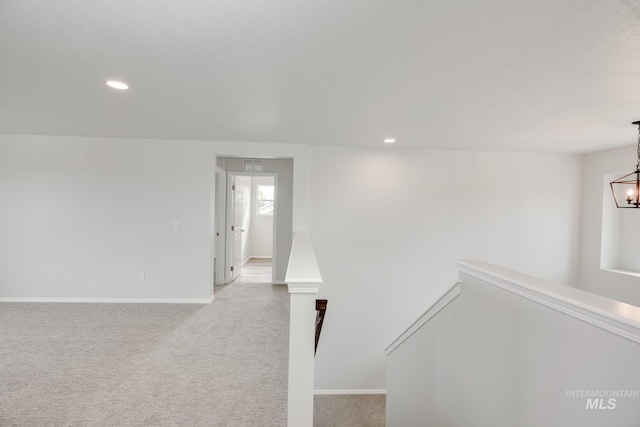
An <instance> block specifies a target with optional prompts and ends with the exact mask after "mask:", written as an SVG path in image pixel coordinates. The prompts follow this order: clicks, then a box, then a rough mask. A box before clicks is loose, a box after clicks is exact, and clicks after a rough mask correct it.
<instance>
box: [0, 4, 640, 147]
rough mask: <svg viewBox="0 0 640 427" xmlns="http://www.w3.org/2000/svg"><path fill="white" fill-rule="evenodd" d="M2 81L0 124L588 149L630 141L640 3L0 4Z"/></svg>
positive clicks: (16, 128) (52, 130) (68, 130)
mask: <svg viewBox="0 0 640 427" xmlns="http://www.w3.org/2000/svg"><path fill="white" fill-rule="evenodd" d="M0 78H1V80H0V133H20V134H51V135H83V136H110V137H139V138H162V139H199V140H227V141H257V142H285V143H303V144H322V145H348V146H381V145H383V144H382V139H384V138H385V137H388V136H393V137H396V138H397V140H398V143H397V144H396V145H397V146H398V147H424V148H437V149H483V150H526V151H564V152H588V151H593V150H598V149H604V148H609V147H615V146H620V145H626V144H634V143H635V142H636V132H637V130H636V129H635V128H633V127H632V126H631V125H630V122H631V121H634V120H640V89H639V88H640V2H638V1H637V0H536V1H531V0H485V1H472V0H448V1H433V0H421V1H414V0H361V1H350V0H323V1H319V0H271V1H264V0H216V1H204V0H182V1H178V0H163V1H160V0H112V1H86V0H56V1H46V0H2V1H0ZM107 79H122V80H124V81H126V82H128V83H129V85H130V90H129V91H127V92H117V91H115V90H113V89H110V88H108V87H107V86H106V85H105V81H106V80H107Z"/></svg>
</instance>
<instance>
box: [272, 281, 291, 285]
mask: <svg viewBox="0 0 640 427" xmlns="http://www.w3.org/2000/svg"><path fill="white" fill-rule="evenodd" d="M271 284H272V285H285V286H286V285H287V282H283V281H281V280H278V281H275V282H272V283H271Z"/></svg>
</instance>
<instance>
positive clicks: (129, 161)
mask: <svg viewBox="0 0 640 427" xmlns="http://www.w3.org/2000/svg"><path fill="white" fill-rule="evenodd" d="M216 155H220V156H247V157H252V156H255V157H288V158H291V159H294V160H295V163H294V164H293V165H292V164H291V163H292V162H291V161H289V167H288V168H287V169H286V170H283V171H282V174H283V175H285V180H284V182H287V179H286V178H287V177H288V182H289V187H288V194H289V195H290V197H289V199H288V210H289V215H288V218H284V220H288V221H289V230H288V235H289V236H291V232H292V231H291V228H292V226H291V224H292V223H293V224H294V226H296V227H300V228H304V227H305V223H306V189H305V185H306V184H305V183H306V169H305V168H306V158H307V150H306V147H301V146H297V145H293V144H256V143H237V142H234V143H227V142H203V141H195V142H194V141H155V140H141V139H109V138H82V137H49V136H30V135H0V206H1V208H0V298H5V299H6V298H65V299H67V298H68V299H74V298H75V299H77V298H113V299H143V300H144V299H152V300H158V299H175V300H198V301H202V300H208V299H209V298H210V297H211V295H212V292H213V289H212V284H213V263H212V260H213V253H214V249H213V226H212V220H213V212H214V211H213V206H212V199H211V196H212V192H213V186H212V185H213V177H214V164H215V156H216ZM274 161H275V160H274ZM294 177H295V180H296V187H295V188H293V179H294ZM285 210H286V209H285ZM292 210H293V217H292V216H291V211H292ZM175 220H178V221H179V222H180V229H179V230H174V229H173V222H174V221H175ZM281 231H282V233H283V234H284V235H285V237H286V234H287V229H286V227H285V226H282V230H281ZM280 243H281V245H282V248H281V251H283V252H284V253H285V255H284V256H283V257H282V258H283V259H282V260H281V261H282V263H283V264H284V266H285V267H284V269H285V270H286V262H287V258H288V252H289V250H290V245H291V241H290V238H289V241H288V244H289V247H288V248H287V247H286V245H287V239H286V238H283V239H281V240H280ZM138 272H145V273H146V281H145V282H138ZM282 277H284V272H283V273H282Z"/></svg>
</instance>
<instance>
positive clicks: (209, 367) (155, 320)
mask: <svg viewBox="0 0 640 427" xmlns="http://www.w3.org/2000/svg"><path fill="white" fill-rule="evenodd" d="M254 273H255V272H254ZM215 295H216V299H215V300H214V302H213V303H211V304H209V305H189V304H76V303H60V304H58V303H0V425H1V426H30V427H31V426H33V427H37V426H100V427H104V426H234V427H235V426H285V425H286V419H287V408H286V407H287V370H288V365H287V357H288V333H289V298H288V293H287V289H286V286H273V285H270V284H269V283H259V282H257V281H252V282H243V281H242V275H241V276H240V278H239V279H238V280H236V282H234V283H232V284H229V285H225V286H220V287H216V289H215Z"/></svg>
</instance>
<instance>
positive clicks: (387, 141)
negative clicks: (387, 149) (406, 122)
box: [384, 138, 396, 144]
mask: <svg viewBox="0 0 640 427" xmlns="http://www.w3.org/2000/svg"><path fill="white" fill-rule="evenodd" d="M394 142H396V140H395V138H387V139H385V140H384V143H385V144H393V143H394Z"/></svg>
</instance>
